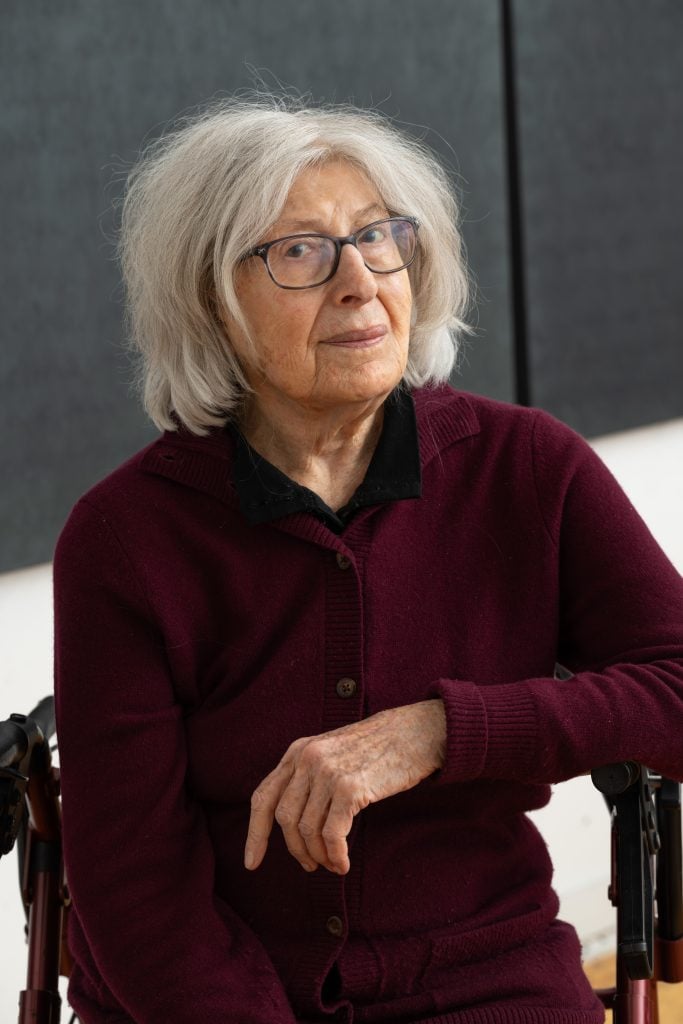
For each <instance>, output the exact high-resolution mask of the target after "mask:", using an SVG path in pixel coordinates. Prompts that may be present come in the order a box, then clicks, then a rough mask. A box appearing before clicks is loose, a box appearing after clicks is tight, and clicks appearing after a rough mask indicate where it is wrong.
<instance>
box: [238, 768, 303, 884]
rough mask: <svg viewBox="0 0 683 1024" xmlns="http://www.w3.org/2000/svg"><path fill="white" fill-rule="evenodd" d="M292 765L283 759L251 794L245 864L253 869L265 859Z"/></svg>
mask: <svg viewBox="0 0 683 1024" xmlns="http://www.w3.org/2000/svg"><path fill="white" fill-rule="evenodd" d="M291 771H292V768H291V765H289V764H286V763H284V761H281V762H280V764H279V765H278V766H277V768H275V769H274V770H273V771H272V772H271V773H270V774H269V775H266V777H265V779H263V781H262V782H261V783H259V785H258V786H257V787H256V789H255V790H254V792H253V793H252V795H251V813H250V815H249V825H248V827H247V841H246V844H245V847H244V866H245V867H246V868H248V869H249V870H250V871H253V870H254V869H255V868H257V867H258V866H259V864H260V863H261V861H262V860H263V858H264V856H265V853H266V849H267V848H268V838H269V836H270V833H271V831H272V828H273V821H274V815H275V808H276V807H277V805H278V802H279V800H280V796H281V794H282V792H283V791H284V789H285V788H286V786H287V782H288V781H289V778H290V776H291Z"/></svg>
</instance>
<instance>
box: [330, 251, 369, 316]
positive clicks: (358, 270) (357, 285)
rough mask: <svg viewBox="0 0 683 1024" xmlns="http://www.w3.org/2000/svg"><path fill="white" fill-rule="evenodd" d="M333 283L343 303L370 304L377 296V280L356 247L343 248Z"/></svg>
mask: <svg viewBox="0 0 683 1024" xmlns="http://www.w3.org/2000/svg"><path fill="white" fill-rule="evenodd" d="M332 282H333V284H334V286H335V291H336V293H337V295H338V298H339V301H341V302H346V303H349V302H354V301H356V302H369V301H370V300H371V299H374V297H375V295H376V294H377V287H378V285H377V278H376V277H375V275H374V274H373V272H372V271H371V270H368V268H367V267H366V266H365V263H364V261H363V257H362V256H361V254H360V252H359V251H358V249H357V248H356V246H355V245H351V244H347V245H343V246H342V251H341V253H340V254H339V265H338V267H337V273H336V274H335V275H334V277H333V278H332Z"/></svg>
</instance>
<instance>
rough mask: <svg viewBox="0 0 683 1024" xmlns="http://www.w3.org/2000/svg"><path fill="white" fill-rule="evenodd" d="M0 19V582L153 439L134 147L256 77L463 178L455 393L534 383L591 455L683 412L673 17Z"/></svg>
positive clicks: (542, 2)
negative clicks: (613, 434)
mask: <svg viewBox="0 0 683 1024" xmlns="http://www.w3.org/2000/svg"><path fill="white" fill-rule="evenodd" d="M506 6H508V7H509V8H510V9H511V11H512V15H513V17H512V23H513V29H514V32H513V34H512V35H513V38H512V39H508V38H507V37H505V33H504V32H503V25H504V18H503V11H504V9H505V7H506ZM0 18H1V19H2V23H1V26H0V28H1V31H0V89H1V94H2V101H3V105H2V114H1V115H0V132H1V133H2V134H1V137H0V142H1V144H2V153H3V160H2V162H1V164H0V182H1V183H2V190H3V197H4V198H3V211H4V218H3V245H2V246H0V272H1V273H2V280H3V283H4V302H3V313H4V315H3V318H2V321H1V326H0V331H1V332H2V337H1V338H0V388H1V395H2V401H1V403H0V409H1V410H2V412H1V415H2V417H3V426H4V436H5V438H6V439H8V443H6V444H5V445H4V446H3V456H2V465H1V466H0V473H1V479H2V490H1V491H0V505H1V508H0V570H2V569H8V568H13V567H17V566H20V565H26V564H31V563H33V562H38V561H43V560H45V559H48V558H50V556H51V552H52V548H53V545H54V541H55V538H56V536H57V533H58V530H59V527H60V525H61V523H62V522H63V520H64V518H65V517H66V515H67V513H68V510H69V508H70V507H71V505H72V504H73V502H74V501H75V499H76V498H77V496H78V495H79V494H80V493H82V492H83V491H84V490H85V489H86V488H87V487H89V486H90V485H91V484H92V483H93V482H94V481H95V480H97V479H98V478H100V477H101V476H102V475H104V474H105V473H106V472H107V471H108V470H110V469H111V468H113V467H114V466H115V465H117V464H118V463H119V462H120V461H121V460H122V459H123V458H125V457H126V455H128V454H129V453H131V452H132V451H134V450H136V449H137V448H139V447H140V446H141V445H142V444H143V443H145V442H146V440H147V439H148V438H150V437H151V436H153V430H152V428H150V427H149V426H148V425H147V424H146V423H145V421H144V417H143V414H142V413H141V412H140V410H139V408H138V405H137V403H136V400H135V399H134V398H133V397H132V396H131V394H130V387H129V382H130V376H131V374H130V366H129V361H128V358H127V356H126V354H125V351H124V349H123V345H122V342H123V337H122V324H121V314H122V308H121V293H120V284H119V276H118V271H117V268H116V265H115V262H114V260H113V249H112V244H111V240H110V237H109V236H110V235H111V233H112V229H113V223H114V222H113V217H112V215H111V212H110V209H111V204H112V202H113V201H115V200H116V198H117V197H118V196H119V195H120V192H121V188H122V170H121V168H122V167H123V166H124V165H125V164H126V163H129V162H130V161H132V160H133V159H134V157H135V154H136V152H137V151H138V149H139V146H140V144H141V142H142V141H143V140H144V139H145V138H151V137H154V136H155V135H156V134H157V133H158V132H159V131H160V130H161V128H162V126H163V125H164V124H165V123H166V122H168V121H169V120H170V119H172V118H173V117H174V116H175V115H176V114H177V113H178V112H179V111H182V110H186V109H188V108H191V107H193V106H195V105H197V104H198V103H200V102H201V101H203V100H206V99H209V98H211V97H212V96H215V95H216V94H221V93H228V92H232V91H234V90H235V89H238V88H243V87H249V86H251V85H252V84H253V75H252V73H251V71H250V70H249V67H248V66H247V65H251V66H253V67H254V68H257V69H261V70H262V71H263V73H264V75H265V77H266V79H267V80H269V81H272V82H275V78H279V79H280V80H281V81H282V82H283V83H285V84H286V85H290V86H293V87H294V88H296V89H298V90H301V91H310V92H311V93H312V95H313V96H314V97H315V98H316V99H328V100H346V99H352V100H354V101H355V102H357V103H359V104H360V105H368V104H372V105H376V106H379V107H380V109H382V110H384V111H385V112H386V113H388V114H390V115H392V116H395V117H396V118H397V119H398V120H399V121H400V122H403V123H404V124H405V125H406V126H407V127H408V130H410V131H413V132H415V133H417V134H418V135H420V136H423V135H424V136H425V137H426V139H427V141H428V142H429V143H430V144H431V145H432V146H433V147H434V148H435V149H436V150H437V151H438V152H439V153H441V154H442V155H443V157H444V158H445V159H446V161H447V162H448V164H449V165H450V166H451V167H452V168H453V171H454V174H456V175H457V176H458V180H459V182H460V185H461V187H462V189H463V201H464V208H465V225H464V231H465V237H466V241H467V245H468V250H469V256H470V262H471V265H472V268H473V271H474V275H475V277H476V279H477V283H478V287H479V305H478V333H477V337H476V338H475V339H473V340H471V341H470V342H469V344H468V347H467V350H466V353H465V358H464V360H463V364H462V374H461V377H460V378H459V384H460V386H462V387H464V388H467V389H470V390H475V391H482V392H484V393H487V394H490V395H492V396H494V397H498V398H503V399H508V400H514V399H515V398H517V397H519V396H520V395H521V394H522V391H520V390H519V385H520V383H521V384H524V383H526V385H527V387H528V389H529V392H530V397H531V400H532V401H533V402H535V403H537V404H540V405H543V406H545V407H546V408H548V409H550V410H551V411H552V412H555V413H556V414H557V415H559V416H561V417H562V418H564V419H566V420H567V421H568V422H570V423H572V424H573V425H574V426H576V427H578V428H579V429H581V430H583V431H584V432H586V433H588V434H595V433H600V432H604V431H607V430H610V429H617V428H619V427H623V426H633V425H635V424H637V423H641V422H650V421H652V420H656V419H662V418H666V417H669V416H673V415H681V414H683V406H682V403H681V393H683V388H682V387H681V383H682V380H681V378H682V377H683V374H682V373H681V370H682V367H681V357H682V352H683V346H682V345H681V343H680V340H679V335H680V330H679V326H678V325H679V323H680V322H681V313H682V312H683V310H682V309H681V290H680V289H679V288H678V287H677V278H678V267H679V265H680V243H679V239H680V238H681V237H683V234H682V231H681V229H682V228H683V224H681V219H682V214H681V205H680V202H679V200H678V190H677V188H676V185H678V181H679V180H680V176H681V174H680V172H681V170H682V169H683V168H681V163H682V161H681V157H682V156H683V149H682V143H681V134H680V132H679V130H678V125H680V123H681V116H680V115H681V113H682V111H681V102H682V101H681V96H683V81H682V79H683V72H682V68H683V53H682V52H681V48H682V46H683V31H681V30H682V29H683V24H682V21H683V6H681V5H680V4H679V2H678V0H649V3H648V4H646V5H642V4H640V3H639V2H637V0H601V3H600V4H595V3H592V2H590V0H570V2H567V0H533V2H529V0H514V2H513V0H510V3H509V4H508V2H507V0H372V2H368V0H346V2H345V3H344V4H340V3H338V2H332V0H296V2H292V3H282V2H280V0H195V2H193V3H192V4H189V3H178V2H176V0H156V2H147V3H141V2H140V0H117V2H116V3H110V2H105V0H60V3H59V4H54V3H52V2H51V0H9V2H6V3H5V4H4V5H3V11H2V15H0ZM510 43H514V57H515V60H514V64H513V70H514V79H513V84H514V86H515V91H516V100H517V103H516V107H515V111H516V115H517V127H518V133H517V136H516V137H517V139H518V141H519V145H520V161H519V163H518V164H516V165H515V166H517V169H518V171H519V175H520V194H519V196H518V197H516V196H515V195H514V193H513V201H512V205H510V203H509V195H508V165H507V162H508V150H507V147H506V128H507V127H508V126H509V124H510V123H511V122H510V119H509V117H508V115H509V114H510V113H511V111H510V109H509V101H510V95H509V93H510V90H506V89H505V88H504V74H503V69H504V66H505V62H504V59H503V56H504V53H505V52H509V44H510ZM268 72H272V75H273V76H275V77H273V78H269V75H268ZM455 154H457V157H456V156H455ZM517 198H519V200H520V205H519V208H518V210H517V207H516V206H515V203H516V202H517ZM515 210H517V212H518V213H519V214H520V224H521V228H522V229H523V230H522V232H521V240H522V241H523V243H524V247H523V258H522V259H520V260H518V261H516V263H515V267H516V271H517V272H518V273H519V277H520V283H519V288H518V290H517V293H516V294H515V296H514V299H515V302H516V307H517V312H518V313H519V310H520V309H522V311H524V312H526V325H527V329H526V331H524V332H521V331H520V323H523V318H522V319H521V320H520V318H519V316H517V319H515V317H514V316H513V312H514V308H513V307H514V304H513V296H512V289H511V284H510V282H511V279H512V273H511V267H512V258H513V252H514V248H513V247H511V241H515V240H516V235H515V236H514V238H512V239H511V235H510V231H509V228H508V225H509V224H510V223H513V224H514V223H515V218H514V213H515ZM513 234H514V233H513ZM515 349H517V351H518V352H521V353H522V355H523V356H524V358H522V359H518V360H517V365H518V370H519V372H520V373H521V372H522V370H523V368H524V365H525V364H526V367H527V370H528V373H527V374H526V380H525V381H521V382H520V381H518V380H515Z"/></svg>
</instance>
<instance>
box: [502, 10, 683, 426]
mask: <svg viewBox="0 0 683 1024" xmlns="http://www.w3.org/2000/svg"><path fill="white" fill-rule="evenodd" d="M513 12H514V28H515V57H516V60H515V70H516V84H517V99H518V113H519V128H520V132H519V147H520V156H521V160H520V166H521V180H522V212H523V227H524V243H525V245H524V252H525V260H524V266H525V276H526V305H527V322H528V335H527V356H528V363H529V388H530V400H531V402H532V403H534V404H538V405H541V406H543V407H545V408H547V409H550V410H551V411H552V412H554V413H555V414H556V415H557V416H559V417H560V418H561V419H564V420H566V421H567V422H569V423H571V424H572V425H573V426H575V427H577V428H578V429H579V430H581V431H582V432H583V433H585V434H587V435H588V436H591V435H597V434H601V433H604V432H608V431H611V430H618V429H620V428H626V427H633V426H637V425H638V424H640V423H648V422H653V421H656V420H664V419H668V418H670V417H676V416H681V415H683V287H682V283H683V278H682V276H681V265H682V263H683V203H682V202H681V185H682V183H683V4H681V3H680V0H648V2H647V3H642V0H600V2H599V3H595V2H594V0H569V2H562V0H533V2H516V3H514V4H513Z"/></svg>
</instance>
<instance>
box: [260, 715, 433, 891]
mask: <svg viewBox="0 0 683 1024" xmlns="http://www.w3.org/2000/svg"><path fill="white" fill-rule="evenodd" d="M445 746H446V716H445V712H444V706H443V701H441V700H425V701H420V702H419V703H417V704H408V705H405V706H404V707H399V708H391V709H389V710H387V711H380V712H378V713H377V714H376V715H372V716H371V717H370V718H364V719H362V721H360V722H354V723H353V724H351V725H345V726H343V727H342V728H341V729H333V730H332V731H331V732H325V733H321V734H320V735H319V736H304V737H302V738H301V739H298V740H295V741H294V743H292V744H291V745H290V746H289V748H288V749H287V752H286V753H285V755H284V757H283V758H282V760H281V761H280V763H279V764H278V765H277V767H276V768H275V769H274V770H273V771H272V772H271V773H270V775H267V776H266V777H265V779H264V780H263V782H261V784H260V785H259V786H258V787H257V788H256V789H255V790H254V793H253V795H252V798H251V817H250V819H249V832H248V836H247V844H246V848H245V852H244V863H245V866H246V867H247V868H250V869H254V868H257V867H258V866H259V864H260V863H261V861H262V860H263V857H264V854H265V852H266V848H267V846H268V837H269V835H270V832H271V829H272V827H273V821H274V820H275V821H277V822H278V824H279V825H280V827H281V828H282V831H283V834H284V837H285V842H286V843H287V849H288V850H289V852H290V853H291V854H292V856H293V857H295V858H296V859H297V860H298V861H299V863H300V864H301V866H302V867H304V868H305V869H306V870H307V871H314V870H315V868H317V866H318V864H322V865H323V867H326V868H327V869H328V870H329V871H334V872H336V873H338V874H341V875H343V874H346V872H347V871H348V870H349V868H350V866H351V865H350V862H349V854H348V846H347V836H348V834H349V832H350V831H351V826H352V824H353V819H354V816H355V815H356V814H358V812H359V811H361V810H363V808H364V807H367V806H368V804H371V803H377V801H378V800H383V799H384V798H385V797H388V796H393V795H394V793H401V792H403V790H406V789H411V788H412V787H413V786H416V785H417V784H418V782H421V781H422V779H425V778H426V777H427V776H428V775H431V774H432V772H435V771H436V770H437V769H439V768H441V767H443V763H444V757H445Z"/></svg>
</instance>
